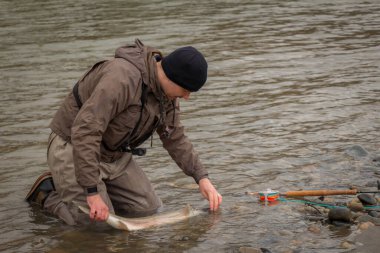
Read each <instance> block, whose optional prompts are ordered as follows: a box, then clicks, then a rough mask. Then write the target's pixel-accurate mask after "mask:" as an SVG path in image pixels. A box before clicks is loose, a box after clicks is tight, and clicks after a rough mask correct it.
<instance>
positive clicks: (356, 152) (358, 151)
mask: <svg viewBox="0 0 380 253" xmlns="http://www.w3.org/2000/svg"><path fill="white" fill-rule="evenodd" d="M346 153H347V154H348V155H350V156H352V157H365V156H367V155H368V152H367V151H366V150H365V149H364V148H363V147H361V146H359V145H354V146H352V147H349V148H347V149H346Z"/></svg>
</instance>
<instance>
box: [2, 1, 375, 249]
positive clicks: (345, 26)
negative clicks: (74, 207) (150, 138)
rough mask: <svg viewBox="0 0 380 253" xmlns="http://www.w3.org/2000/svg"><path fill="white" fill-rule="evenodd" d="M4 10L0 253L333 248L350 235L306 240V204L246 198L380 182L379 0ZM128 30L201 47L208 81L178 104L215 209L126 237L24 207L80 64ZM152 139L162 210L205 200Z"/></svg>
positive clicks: (34, 4) (106, 51)
mask: <svg viewBox="0 0 380 253" xmlns="http://www.w3.org/2000/svg"><path fill="white" fill-rule="evenodd" d="M0 14H1V15H0V37H1V42H0V74H1V81H0V94H1V96H0V101H1V103H0V132H1V135H0V151H1V152H0V162H1V170H0V202H1V204H0V228H1V229H0V231H1V232H0V251H2V252H92V253H93V252H125V251H128V252H134V251H136V252H182V251H186V252H201V251H204V250H209V249H212V250H213V251H215V252H221V251H222V252H226V251H227V252H237V251H238V250H239V248H240V247H243V246H246V247H256V248H258V247H264V248H268V249H270V250H272V251H273V252H285V251H286V250H290V249H292V250H300V251H301V252H341V251H343V249H341V248H340V243H341V242H342V241H344V240H346V239H347V238H349V236H350V234H351V233H352V229H337V228H333V227H330V226H327V225H324V226H321V232H320V233H312V232H310V231H309V230H308V228H309V226H310V225H313V224H315V222H311V221H308V219H307V217H306V215H305V213H303V212H302V211H300V206H301V204H299V203H291V202H284V203H283V202H281V203H278V204H277V205H270V206H266V205H262V204H260V203H259V202H258V201H257V199H256V198H254V197H250V196H247V195H245V194H244V192H246V191H259V190H265V189H267V188H272V189H276V190H280V191H287V190H297V189H318V188H347V187H348V186H350V185H358V186H373V185H374V183H375V182H376V180H378V179H379V178H380V169H379V167H380V164H379V162H375V161H373V160H374V158H376V157H379V156H380V152H379V148H380V144H379V137H380V134H379V132H380V110H379V109H380V71H379V67H380V66H379V65H380V53H379V52H380V29H379V24H380V3H379V2H378V1H375V0H373V1H363V2H361V1H354V0H352V1H350V0H342V1H218V2H214V1H212V2H211V1H210V2H209V3H202V4H200V2H198V1H182V0H181V1H175V2H167V1H159V0H156V1H116V0H112V1H107V4H105V3H103V2H102V1H98V0H93V1H83V0H82V1H81V0H79V1H78V0H76V1H72V0H67V1H57V0H50V1H41V0H37V1H25V0H20V1H10V0H8V1H7V0H0ZM135 38H140V39H141V40H142V41H143V42H144V43H145V44H147V45H152V46H154V47H156V48H159V49H161V50H162V51H163V52H164V53H169V52H170V51H172V50H174V49H175V48H177V47H179V46H185V45H193V46H195V47H197V48H198V49H199V50H200V51H202V52H203V53H204V54H205V56H206V58H207V60H208V62H209V79H208V82H207V85H206V86H205V87H204V89H203V90H202V91H201V92H199V93H196V94H192V97H191V99H190V100H189V101H184V102H183V103H182V111H183V115H182V119H183V124H184V125H185V126H186V127H187V134H188V136H189V137H190V138H191V139H192V141H193V144H194V145H195V147H196V149H197V151H198V152H199V153H200V156H201V158H202V161H203V163H204V165H205V166H206V167H207V168H208V169H209V172H210V177H211V179H212V181H213V182H214V183H215V184H216V186H217V187H218V190H219V191H220V193H221V194H222V195H223V198H224V199H223V205H222V209H221V211H220V212H218V213H217V214H209V215H202V216H199V217H197V218H194V219H191V220H190V221H188V222H183V223H179V224H176V225H171V226H167V227H162V228H156V229H152V230H149V231H140V232H135V233H125V232H122V231H117V230H114V229H112V228H109V227H108V226H104V225H99V224H98V225H96V224H94V225H92V226H89V227H85V228H72V227H67V226H65V225H63V224H62V223H60V222H59V221H57V220H56V219H54V218H52V217H49V216H47V215H45V214H43V213H41V212H39V211H38V210H36V209H33V208H31V207H29V206H28V205H27V203H25V202H24V201H23V198H24V197H25V194H26V193H27V191H28V190H29V188H30V186H31V184H32V183H33V180H35V178H36V177H37V176H38V175H39V174H40V173H41V172H42V171H44V170H45V169H46V168H47V165H46V142H47V137H48V134H49V129H48V124H49V122H50V120H51V118H52V116H53V114H54V113H55V111H56V109H57V108H58V106H59V105H60V102H61V101H62V99H63V98H64V96H65V95H66V94H67V93H68V92H69V90H70V89H71V87H72V86H73V84H74V83H75V81H76V80H77V78H79V76H80V75H81V74H82V73H83V72H84V71H85V69H86V68H87V67H89V66H90V65H91V64H93V63H94V62H95V61H96V60H99V59H103V58H105V57H111V56H112V55H113V53H114V50H115V49H116V48H117V47H118V46H120V45H123V44H124V43H125V42H132V41H133V40H134V39H135ZM160 146H161V145H160V143H159V140H157V137H155V140H154V145H153V148H151V149H149V151H148V156H147V157H144V158H139V159H138V161H139V164H140V165H141V166H142V167H143V168H144V170H145V171H146V173H147V174H148V176H149V178H150V179H151V180H152V182H153V183H154V185H155V187H156V189H157V192H158V194H159V195H160V197H161V198H162V200H163V202H164V204H165V206H166V209H167V210H172V209H178V208H181V207H182V206H184V205H185V204H186V203H190V204H191V205H193V206H194V207H197V208H203V207H206V206H207V202H206V201H205V200H203V199H202V198H201V196H200V194H199V193H198V191H197V190H196V187H194V186H195V185H194V182H193V180H192V179H191V178H188V177H186V176H184V174H183V173H182V172H181V171H180V170H179V169H178V168H177V167H176V165H175V164H174V163H173V162H172V161H171V160H170V159H169V157H168V156H167V153H166V151H164V150H163V149H162V148H161V147H160ZM339 199H342V200H346V199H348V198H347V197H341V198H339Z"/></svg>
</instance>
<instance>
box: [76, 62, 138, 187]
mask: <svg viewBox="0 0 380 253" xmlns="http://www.w3.org/2000/svg"><path fill="white" fill-rule="evenodd" d="M99 72H100V71H99ZM89 75H100V78H98V79H97V80H98V83H97V84H96V87H95V88H94V90H93V91H92V93H91V95H90V96H89V97H88V99H87V100H86V101H84V103H83V106H82V108H81V109H80V110H79V112H78V114H77V116H76V118H75V120H74V122H73V125H72V128H71V142H72V145H73V159H74V166H75V174H76V178H77V181H78V183H79V185H81V186H82V187H84V188H88V187H94V186H96V185H97V184H98V183H99V180H100V177H99V175H100V170H99V164H100V145H101V141H102V135H103V133H104V132H105V130H106V129H107V126H108V124H109V122H110V121H111V120H112V119H113V118H114V117H115V116H116V115H117V114H119V113H120V112H121V111H123V110H124V109H125V108H126V107H127V104H128V101H130V99H133V97H134V96H135V95H136V94H140V93H139V92H138V91H136V87H139V86H138V85H136V84H135V83H138V82H139V80H133V78H132V77H131V76H133V75H128V72H126V71H125V69H123V68H121V67H120V66H119V65H116V64H115V63H110V64H109V65H107V66H106V67H105V69H103V70H102V71H101V72H100V73H96V71H95V73H90V74H89ZM85 82H86V79H84V80H83V81H82V82H81V83H80V84H79V85H81V84H83V85H84V84H85Z"/></svg>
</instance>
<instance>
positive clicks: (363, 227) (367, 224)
mask: <svg viewBox="0 0 380 253" xmlns="http://www.w3.org/2000/svg"><path fill="white" fill-rule="evenodd" d="M372 226H375V224H373V223H372V222H370V221H367V222H363V223H360V225H359V229H360V230H366V229H368V228H369V227H372Z"/></svg>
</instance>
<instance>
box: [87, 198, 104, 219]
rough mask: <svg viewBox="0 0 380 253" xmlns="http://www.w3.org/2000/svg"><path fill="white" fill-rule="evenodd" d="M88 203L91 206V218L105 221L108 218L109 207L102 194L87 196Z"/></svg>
mask: <svg viewBox="0 0 380 253" xmlns="http://www.w3.org/2000/svg"><path fill="white" fill-rule="evenodd" d="M87 204H88V205H89V206H90V218H91V219H93V220H96V221H105V220H106V219H107V218H108V215H109V209H108V206H107V205H106V204H105V203H104V201H103V199H102V197H101V196H100V194H96V195H91V196H87Z"/></svg>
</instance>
